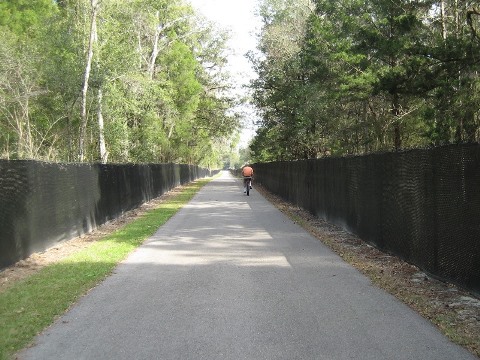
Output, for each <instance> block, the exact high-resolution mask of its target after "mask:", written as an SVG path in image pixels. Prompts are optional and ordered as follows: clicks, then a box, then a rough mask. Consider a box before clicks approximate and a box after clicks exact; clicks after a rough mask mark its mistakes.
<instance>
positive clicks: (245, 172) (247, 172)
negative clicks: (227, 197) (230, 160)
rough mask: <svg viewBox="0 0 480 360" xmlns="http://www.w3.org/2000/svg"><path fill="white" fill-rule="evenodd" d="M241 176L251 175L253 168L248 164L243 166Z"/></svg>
mask: <svg viewBox="0 0 480 360" xmlns="http://www.w3.org/2000/svg"><path fill="white" fill-rule="evenodd" d="M242 175H243V176H253V169H252V168H251V167H250V166H245V167H244V168H243V169H242Z"/></svg>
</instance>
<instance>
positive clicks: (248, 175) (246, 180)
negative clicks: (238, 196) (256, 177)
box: [242, 165, 253, 193]
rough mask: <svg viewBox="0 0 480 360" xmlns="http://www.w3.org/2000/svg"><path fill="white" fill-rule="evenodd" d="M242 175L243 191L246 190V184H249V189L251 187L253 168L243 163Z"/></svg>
mask: <svg viewBox="0 0 480 360" xmlns="http://www.w3.org/2000/svg"><path fill="white" fill-rule="evenodd" d="M242 176H243V192H244V193H246V192H247V186H248V184H250V185H249V186H250V189H251V188H252V177H253V169H252V167H251V166H249V165H245V166H244V167H243V168H242Z"/></svg>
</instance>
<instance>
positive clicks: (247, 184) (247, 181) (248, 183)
mask: <svg viewBox="0 0 480 360" xmlns="http://www.w3.org/2000/svg"><path fill="white" fill-rule="evenodd" d="M243 188H244V189H245V190H244V192H246V193H247V196H250V189H251V188H252V177H251V176H244V177H243Z"/></svg>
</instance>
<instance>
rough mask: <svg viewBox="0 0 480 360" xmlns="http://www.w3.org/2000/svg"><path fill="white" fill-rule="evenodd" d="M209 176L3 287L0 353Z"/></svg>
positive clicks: (74, 296) (23, 341)
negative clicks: (82, 246)
mask: <svg viewBox="0 0 480 360" xmlns="http://www.w3.org/2000/svg"><path fill="white" fill-rule="evenodd" d="M209 181H210V179H206V180H200V181H197V182H194V183H192V184H190V185H188V186H185V187H184V188H183V189H182V191H181V192H180V193H179V194H177V195H175V196H174V197H172V198H169V199H167V200H166V201H165V202H164V203H162V204H160V206H159V207H158V208H156V209H153V210H150V211H148V212H147V213H146V214H144V215H143V216H142V217H140V218H139V219H138V220H135V221H133V222H131V223H129V224H127V225H125V226H124V227H123V228H121V229H119V230H117V231H116V232H114V233H112V234H110V235H108V236H106V237H104V238H103V239H101V240H99V241H97V242H95V243H93V244H92V245H91V246H89V247H87V248H86V249H84V250H82V251H79V252H77V253H75V254H73V255H71V256H69V257H67V258H66V259H64V260H62V261H59V262H58V263H55V264H52V265H49V266H47V267H45V268H43V269H42V270H40V271H39V272H38V273H36V274H34V275H32V276H30V277H28V278H26V279H24V280H22V281H19V282H16V283H14V284H12V286H11V287H9V288H8V289H6V290H5V291H4V292H2V293H0V324H1V326H0V359H10V358H11V357H12V356H13V354H15V352H17V351H19V350H21V349H22V348H24V347H25V346H27V345H28V344H29V343H30V342H31V341H32V340H33V338H34V337H35V335H36V334H38V333H39V332H40V331H42V330H43V329H44V328H45V327H47V326H49V325H50V324H51V323H52V322H53V321H54V320H55V318H56V317H58V316H59V315H61V314H63V313H64V312H65V311H66V310H67V309H68V308H69V307H70V306H71V305H72V304H74V303H75V302H76V301H77V300H78V298H79V297H80V296H82V295H84V294H85V293H86V292H87V291H88V290H89V289H91V288H93V287H94V286H95V285H96V284H98V283H99V282H100V281H102V280H103V279H104V278H105V277H107V276H108V275H109V274H110V273H111V272H112V270H113V269H114V268H115V266H116V265H117V264H118V263H119V262H120V261H122V260H123V259H125V258H126V256H127V255H128V254H129V253H130V252H131V251H132V250H134V249H135V248H136V247H138V246H139V245H140V244H141V243H142V242H143V241H144V240H145V239H147V238H148V237H150V236H151V235H153V233H154V232H155V231H156V230H157V229H158V227H159V226H161V225H163V224H164V223H165V222H167V220H168V219H170V218H171V217H172V216H173V215H174V214H175V213H176V212H177V211H178V210H179V209H180V208H181V207H182V206H183V205H185V204H186V203H187V202H188V201H189V200H190V199H191V198H192V197H193V196H194V195H195V194H196V193H197V192H198V190H200V188H201V187H203V186H204V185H205V184H206V183H208V182H209Z"/></svg>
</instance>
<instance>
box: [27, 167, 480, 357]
mask: <svg viewBox="0 0 480 360" xmlns="http://www.w3.org/2000/svg"><path fill="white" fill-rule="evenodd" d="M19 359H35V360H38V359H75V360H78V359H116V360H119V359H209V360H212V359H232V360H233V359H235V360H238V359H248V360H256V359H276V360H278V359H288V360H293V359H328V360H336V359H371V360H374V359H378V360H385V359H409V360H411V359H423V360H425V359H432V360H441V359H445V360H451V359H456V360H461V359H476V357H474V356H473V355H471V354H470V353H468V352H467V351H466V350H464V349H463V348H461V347H459V346H456V345H454V344H453V343H451V342H450V341H449V340H448V339H447V338H446V337H444V336H443V335H442V334H441V333H440V332H439V331H438V330H437V329H436V328H435V327H434V326H433V325H431V323H429V322H427V321H425V320H424V319H423V318H422V317H420V316H419V315H417V314H416V313H415V312H413V311H412V310H411V309H409V308H408V307H407V306H405V305H403V304H402V303H400V302H399V301H397V300H396V299H395V298H394V297H392V296H391V295H389V294H387V293H385V292H384V291H382V290H379V289H378V288H376V287H375V286H373V285H372V284H371V282H370V281H369V280H368V279H367V278H366V277H365V276H363V275H362V274H360V273H359V272H358V271H356V270H355V269H354V268H352V267H351V266H349V265H348V264H346V263H345V262H344V261H343V260H342V259H341V258H340V257H338V256H337V255H335V254H334V253H332V252H331V251H330V250H329V249H328V248H327V247H325V246H324V245H323V244H322V243H321V242H320V241H318V240H316V239H315V238H313V237H312V236H310V235H309V234H308V233H306V232H305V231H304V230H303V229H301V228H300V227H299V226H297V225H295V224H294V223H293V222H292V221H291V220H289V219H288V218H286V217H285V216H284V215H283V214H282V213H281V212H279V211H278V210H276V209H275V208H274V207H273V206H272V205H271V204H269V203H268V202H267V201H266V200H265V199H264V198H262V197H261V196H260V194H258V193H257V192H255V189H254V190H253V191H252V193H251V196H249V197H247V196H245V195H244V194H243V193H242V184H241V181H240V180H237V179H234V178H233V177H231V175H229V174H228V173H226V172H225V173H223V174H222V176H221V177H220V178H217V179H215V180H213V181H212V182H210V183H209V184H208V185H207V186H205V187H204V188H203V189H202V190H201V191H200V192H199V193H198V194H197V195H196V196H195V197H194V199H193V200H192V201H191V202H190V203H189V204H188V205H186V206H185V207H184V208H183V209H182V210H181V211H179V212H178V213H177V214H176V215H175V216H174V217H173V218H172V219H170V220H169V221H168V222H167V223H166V224H165V225H164V226H162V227H161V228H160V229H158V231H157V232H156V234H155V235H153V236H152V237H151V238H150V239H149V240H147V241H146V242H145V243H144V244H143V245H142V246H141V247H140V248H138V249H137V250H136V251H135V252H134V253H132V254H131V256H129V257H128V259H126V260H125V261H124V262H123V263H122V264H120V265H119V266H118V267H117V268H116V270H115V271H114V273H113V274H112V275H111V276H110V277H108V278H107V279H106V280H105V281H104V282H103V283H101V284H100V285H99V286H97V287H96V288H94V289H93V290H92V291H90V292H89V293H88V295H86V296H85V297H83V298H82V299H81V300H80V301H79V302H78V304H77V305H75V306H74V307H73V308H72V309H71V310H70V311H68V313H67V314H65V315H64V316H63V317H61V318H60V319H58V321H57V322H56V323H55V324H54V325H53V326H52V327H50V328H49V329H47V330H46V331H45V332H44V333H43V334H41V335H40V336H38V337H37V339H36V345H35V346H33V347H31V348H29V349H26V350H24V351H23V352H21V353H20V354H19Z"/></svg>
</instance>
